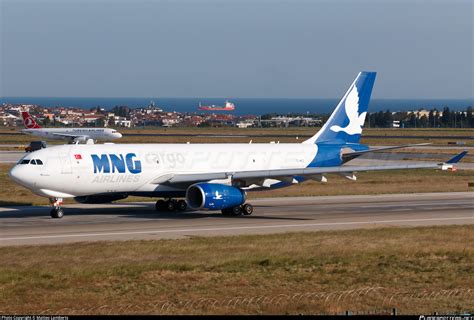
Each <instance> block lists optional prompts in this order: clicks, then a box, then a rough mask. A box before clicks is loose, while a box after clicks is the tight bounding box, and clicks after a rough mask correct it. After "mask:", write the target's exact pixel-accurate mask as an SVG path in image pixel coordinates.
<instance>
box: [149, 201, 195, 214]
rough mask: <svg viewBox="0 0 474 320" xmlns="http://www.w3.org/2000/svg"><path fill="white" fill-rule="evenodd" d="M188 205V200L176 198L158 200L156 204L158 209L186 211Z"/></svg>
mask: <svg viewBox="0 0 474 320" xmlns="http://www.w3.org/2000/svg"><path fill="white" fill-rule="evenodd" d="M187 207H188V204H187V203H186V201H184V200H176V199H168V200H166V201H165V200H158V201H156V204H155V208H156V211H169V212H174V211H185V210H186V208H187Z"/></svg>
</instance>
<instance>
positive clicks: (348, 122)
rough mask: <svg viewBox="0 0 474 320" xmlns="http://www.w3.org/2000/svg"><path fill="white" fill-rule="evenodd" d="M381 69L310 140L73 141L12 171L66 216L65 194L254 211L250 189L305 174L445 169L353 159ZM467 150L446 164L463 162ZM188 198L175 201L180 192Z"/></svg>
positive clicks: (361, 148)
mask: <svg viewBox="0 0 474 320" xmlns="http://www.w3.org/2000/svg"><path fill="white" fill-rule="evenodd" d="M374 81H375V72H361V73H359V75H358V76H357V78H356V79H355V80H354V82H353V83H352V84H351V85H350V87H349V89H348V90H347V92H346V94H345V95H344V96H343V97H342V99H341V100H340V102H339V104H338V105H337V107H336V109H335V110H334V112H333V113H332V115H331V117H330V118H329V119H328V121H327V122H326V124H325V125H324V126H323V127H322V128H321V130H319V131H318V132H317V133H316V134H315V135H314V136H313V137H311V138H310V139H308V140H306V141H304V142H303V143H300V144H297V143H268V144H262V143H259V144H257V143H255V144H253V143H249V144H242V143H237V144H230V143H229V144H111V143H108V144H95V145H94V144H73V145H62V146H55V147H50V148H46V149H42V150H38V151H35V152H32V153H30V154H28V155H26V156H25V157H23V158H22V159H21V160H20V161H19V162H18V164H17V165H16V166H14V167H13V168H12V169H11V171H10V177H11V178H12V179H13V180H14V181H16V182H17V183H19V184H21V185H23V186H25V187H26V188H28V189H30V190H31V191H32V192H34V193H35V194H38V195H40V196H44V197H49V198H50V201H51V204H52V205H53V209H52V210H51V216H52V217H53V218H61V217H62V216H63V214H64V213H63V210H62V209H61V206H60V205H61V202H62V199H63V198H75V199H76V200H77V201H78V202H81V203H105V202H111V201H114V200H119V199H123V198H126V197H127V196H129V195H133V196H143V197H158V198H165V199H168V200H167V201H164V200H159V201H157V203H156V209H157V210H185V209H186V207H187V206H189V207H191V208H192V209H207V210H221V211H222V214H224V215H241V214H244V215H250V214H252V212H253V207H252V205H250V204H249V203H246V191H248V190H259V189H268V188H278V187H284V186H289V185H292V184H295V183H301V182H303V181H305V180H308V179H311V180H317V181H321V182H326V181H327V179H326V176H325V175H326V174H339V175H343V176H345V177H347V178H348V179H350V180H356V176H355V175H354V173H355V172H358V171H372V170H390V169H415V168H441V165H443V164H436V163H426V164H397V165H388V166H354V165H350V164H349V165H344V164H345V163H346V162H349V161H350V160H352V159H354V158H357V157H359V156H360V155H362V154H364V153H367V152H374V151H380V150H388V149H396V148H403V147H407V146H410V145H406V146H397V147H386V148H379V149H370V148H369V147H368V146H366V145H363V144H360V143H359V141H360V137H361V133H362V126H363V124H364V119H365V115H366V113H367V107H368V105H369V100H370V95H371V92H372V87H373V85H374ZM464 154H465V153H462V154H460V155H457V156H456V157H454V158H452V159H450V160H449V161H448V162H447V163H454V162H457V161H459V160H460V159H461V158H462V157H463V156H464ZM179 197H181V198H184V199H185V200H179V201H177V200H174V199H173V198H179Z"/></svg>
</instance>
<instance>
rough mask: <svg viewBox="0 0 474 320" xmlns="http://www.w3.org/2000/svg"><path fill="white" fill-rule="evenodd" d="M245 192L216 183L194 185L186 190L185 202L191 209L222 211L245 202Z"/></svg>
mask: <svg viewBox="0 0 474 320" xmlns="http://www.w3.org/2000/svg"><path fill="white" fill-rule="evenodd" d="M246 198H247V194H246V193H245V191H243V190H241V189H239V188H236V187H232V186H226V185H223V184H217V183H196V184H193V185H192V186H190V187H189V188H188V190H186V202H187V203H188V205H189V206H190V207H191V208H192V209H197V210H199V209H209V210H222V209H227V208H232V207H235V206H240V205H241V204H243V203H244V202H245V200H246Z"/></svg>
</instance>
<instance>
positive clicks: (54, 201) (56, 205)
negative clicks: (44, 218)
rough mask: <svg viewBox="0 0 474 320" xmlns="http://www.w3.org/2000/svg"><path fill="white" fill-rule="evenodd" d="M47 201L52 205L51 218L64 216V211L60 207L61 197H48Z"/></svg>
mask: <svg viewBox="0 0 474 320" xmlns="http://www.w3.org/2000/svg"><path fill="white" fill-rule="evenodd" d="M49 203H51V205H52V206H53V208H52V209H51V212H50V214H51V218H53V219H61V218H62V217H63V216H64V211H63V209H62V208H61V205H62V204H63V198H49Z"/></svg>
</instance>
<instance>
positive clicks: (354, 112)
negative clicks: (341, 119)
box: [330, 86, 367, 135]
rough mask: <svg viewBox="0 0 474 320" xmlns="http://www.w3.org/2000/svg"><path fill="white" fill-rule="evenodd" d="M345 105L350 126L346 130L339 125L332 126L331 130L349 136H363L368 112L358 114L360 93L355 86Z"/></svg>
mask: <svg viewBox="0 0 474 320" xmlns="http://www.w3.org/2000/svg"><path fill="white" fill-rule="evenodd" d="M344 105H345V109H346V115H347V117H348V118H349V124H348V125H347V126H346V127H344V128H342V127H340V126H337V125H335V126H331V128H330V129H331V130H332V131H334V132H339V131H343V132H345V133H347V134H348V135H353V134H361V133H362V126H363V125H364V121H365V115H366V114H367V112H362V113H361V114H360V115H359V113H358V110H359V92H358V91H357V87H356V86H354V88H353V89H352V90H351V92H350V93H349V94H348V95H347V97H346V101H345V102H344Z"/></svg>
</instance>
